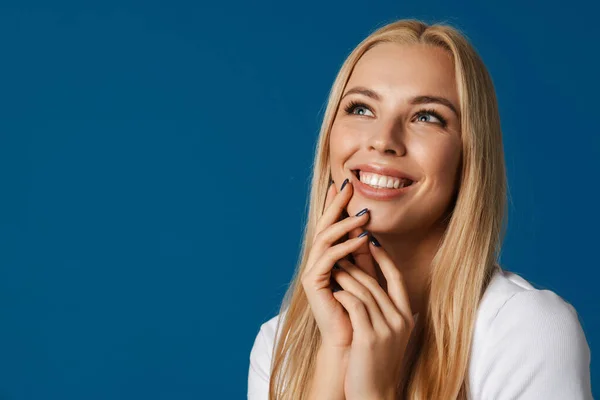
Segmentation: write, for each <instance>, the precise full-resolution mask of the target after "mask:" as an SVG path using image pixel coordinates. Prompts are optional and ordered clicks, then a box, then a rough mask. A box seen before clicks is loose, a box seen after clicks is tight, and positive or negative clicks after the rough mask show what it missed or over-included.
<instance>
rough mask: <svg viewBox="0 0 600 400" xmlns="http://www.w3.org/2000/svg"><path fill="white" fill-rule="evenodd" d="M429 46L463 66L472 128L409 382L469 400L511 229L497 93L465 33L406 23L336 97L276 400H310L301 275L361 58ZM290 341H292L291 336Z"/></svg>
mask: <svg viewBox="0 0 600 400" xmlns="http://www.w3.org/2000/svg"><path fill="white" fill-rule="evenodd" d="M383 42H393V43H400V44H425V45H430V46H437V47H441V48H443V49H445V50H446V51H448V52H449V53H450V54H451V55H452V57H453V60H454V65H455V73H456V82H457V88H458V95H459V99H460V111H461V127H462V132H461V135H462V161H461V169H460V171H459V174H460V176H459V178H460V180H459V190H458V193H457V197H456V200H455V203H454V208H453V210H452V212H451V215H450V217H449V221H448V224H447V228H446V231H445V233H444V236H443V239H442V241H441V244H440V246H439V249H438V251H437V253H436V255H435V257H434V259H433V262H432V272H431V275H430V277H429V282H428V287H427V289H428V290H427V292H428V293H427V294H428V302H427V307H426V310H425V311H424V313H423V314H424V315H423V317H421V315H420V316H419V319H420V320H421V318H423V320H422V321H423V322H422V323H421V324H420V325H421V327H422V328H421V331H420V333H419V343H418V351H417V352H416V353H415V354H414V355H413V356H412V362H411V371H410V373H409V374H408V376H407V378H406V380H405V382H404V385H402V386H403V393H404V396H406V397H407V398H410V399H422V400H428V399H466V398H467V392H468V390H469V388H468V379H467V376H468V365H469V356H470V347H471V339H472V331H473V328H474V323H475V318H476V312H477V309H478V305H479V301H480V298H481V296H482V294H483V292H484V290H485V288H486V287H487V284H488V282H489V280H490V278H491V276H492V274H493V269H494V267H495V266H496V260H497V257H498V256H499V254H500V246H501V242H502V239H503V236H504V232H505V225H506V223H505V222H506V220H505V217H506V213H505V208H506V200H505V198H506V177H505V167H504V152H503V148H502V137H501V130H500V120H499V115H498V108H497V103H496V96H495V91H494V87H493V84H492V80H491V78H490V76H489V74H488V71H487V69H486V67H485V65H484V64H483V62H482V60H481V59H480V57H479V55H478V54H477V52H476V51H475V49H474V48H473V47H472V46H471V44H470V43H469V42H468V40H467V39H466V38H465V37H464V35H462V34H461V33H460V32H459V30H457V29H456V28H453V27H451V26H447V25H443V24H434V25H427V24H426V23H424V22H422V21H418V20H412V19H410V20H399V21H396V22H393V23H390V24H388V25H385V26H383V27H381V28H379V29H377V30H375V31H374V32H373V33H372V34H371V35H369V36H368V37H367V38H366V39H364V40H363V41H362V42H361V43H360V44H359V45H358V46H357V47H356V48H355V49H354V50H353V51H352V52H351V53H350V55H349V56H348V58H347V59H346V60H345V62H344V64H343V65H342V67H341V69H340V71H339V73H338V75H337V77H336V79H335V82H334V84H333V86H332V88H331V91H330V93H329V100H328V103H327V107H326V110H325V115H324V118H323V123H322V125H321V130H320V135H319V139H318V143H317V146H316V152H315V159H314V165H313V168H314V169H313V176H312V185H311V191H310V203H309V209H308V219H307V224H306V227H305V231H304V240H303V245H302V251H301V257H300V262H299V265H298V267H297V268H296V271H295V274H294V277H293V280H292V282H291V283H290V286H289V288H288V290H287V292H286V294H285V296H284V299H283V301H282V304H281V308H280V314H279V315H280V318H279V321H278V324H277V334H276V338H279V340H276V341H275V345H274V349H273V358H272V365H271V369H272V373H271V381H270V387H269V398H270V399H276V400H292V399H293V400H296V399H304V398H305V395H306V392H307V390H306V389H307V388H308V387H309V385H310V382H311V379H312V373H313V371H314V367H315V358H316V353H317V350H318V348H319V345H320V340H321V337H320V332H319V329H318V326H317V324H316V322H315V319H314V317H313V315H312V312H311V310H310V308H309V306H308V302H307V299H306V295H305V293H304V290H303V287H302V284H301V282H300V277H301V276H302V273H303V271H304V268H305V266H306V261H307V256H308V254H309V252H310V250H311V243H312V238H313V235H314V234H315V228H316V225H317V220H318V219H319V217H320V216H321V214H322V212H323V207H324V203H325V195H326V191H327V187H328V184H329V171H330V164H329V133H330V131H331V126H332V124H333V121H334V118H335V115H336V112H337V109H338V107H339V103H340V98H341V95H342V93H343V90H344V88H345V86H346V84H347V82H348V79H349V77H350V74H351V73H352V70H353V68H354V66H355V65H356V63H357V62H358V60H359V59H360V58H361V56H362V55H363V54H364V53H365V52H366V51H368V50H369V49H370V48H372V47H373V46H375V45H377V44H378V43H383ZM281 338H283V340H281Z"/></svg>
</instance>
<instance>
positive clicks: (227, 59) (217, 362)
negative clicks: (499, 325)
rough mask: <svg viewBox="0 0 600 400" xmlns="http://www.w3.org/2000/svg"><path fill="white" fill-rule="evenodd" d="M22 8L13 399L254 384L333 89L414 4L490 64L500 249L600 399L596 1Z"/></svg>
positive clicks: (6, 346)
mask: <svg viewBox="0 0 600 400" xmlns="http://www.w3.org/2000/svg"><path fill="white" fill-rule="evenodd" d="M11 3H12V2H11ZM11 3H9V2H2V5H1V7H0V56H1V58H0V60H1V61H0V185H1V188H2V189H1V190H2V192H1V195H0V196H1V197H0V399H4V400H24V399H36V400H37V399H61V400H71V399H142V398H143V399H148V400H154V399H217V398H218V399H240V398H244V397H245V395H246V384H247V381H246V380H247V373H248V356H249V352H250V348H251V346H252V343H253V341H254V338H255V335H256V333H257V332H258V328H259V326H260V324H261V323H262V322H264V321H266V320H267V319H268V318H270V317H272V316H273V315H275V313H276V312H277V308H278V304H279V302H280V301H281V298H282V296H283V293H284V291H285V288H286V285H287V284H288V282H289V280H290V278H291V276H292V272H293V269H294V267H295V265H296V262H297V257H298V253H299V249H300V241H301V233H302V228H303V223H304V218H305V204H306V197H307V189H308V178H309V174H310V165H311V161H312V157H313V148H314V143H315V139H316V136H317V132H318V129H319V124H320V119H321V117H322V111H323V107H324V104H325V101H326V96H327V93H328V90H329V88H330V85H331V83H332V82H333V79H334V76H335V74H336V72H337V70H338V68H339V67H340V65H341V63H342V61H343V59H344V58H345V56H346V55H347V54H348V53H349V51H350V50H351V49H352V48H353V47H354V46H355V45H356V44H357V43H358V42H359V41H360V40H361V39H362V38H364V37H365V36H366V35H368V34H369V33H370V32H371V31H372V30H373V29H375V28H377V27H378V26H381V25H383V24H384V23H386V22H391V21H393V20H394V19H396V18H405V17H416V18H422V19H424V20H426V21H428V22H435V21H446V22H449V23H451V24H454V25H456V26H457V27H459V28H460V29H462V30H464V31H465V33H466V34H467V36H468V37H469V38H470V39H471V41H472V42H473V43H474V45H475V46H476V47H477V48H478V50H479V52H480V54H481V55H482V57H483V59H484V61H485V62H486V64H487V65H488V67H489V69H490V71H491V74H492V76H493V79H494V82H495V85H496V88H497V93H498V98H499V103H500V111H501V117H502V126H503V131H504V141H505V149H506V162H507V168H508V178H509V185H510V196H511V208H510V216H509V229H508V234H507V238H506V242H505V247H504V253H503V256H502V262H503V265H504V266H505V268H507V269H509V270H512V271H515V272H517V273H520V274H522V275H523V276H524V277H525V278H526V279H528V280H530V281H531V282H532V283H534V284H536V285H538V286H542V287H545V288H549V289H552V290H554V291H556V292H557V293H558V294H559V295H561V296H562V297H563V298H564V299H565V300H567V301H569V302H570V303H572V304H573V305H574V306H575V308H576V309H577V311H578V312H579V314H580V318H581V320H582V323H583V327H584V330H585V332H586V335H587V338H588V341H589V343H590V346H591V349H592V360H593V361H592V387H593V388H594V390H595V391H596V392H597V391H598V387H600V386H599V385H600V369H598V368H597V367H596V366H595V365H597V364H595V363H594V361H596V358H597V357H596V353H595V350H596V349H598V348H600V347H599V346H600V336H599V328H600V326H599V325H600V316H599V314H598V304H599V303H600V295H599V294H598V289H597V286H598V278H599V276H600V275H599V272H598V268H599V267H600V263H599V262H598V261H597V260H598V259H597V254H598V251H597V250H598V241H599V239H600V237H599V235H598V226H599V225H600V213H599V212H598V204H600V196H599V194H598V188H597V182H598V173H599V172H600V168H599V166H598V159H599V157H600V139H599V137H600V132H599V128H598V126H599V125H598V123H597V121H596V118H598V112H597V106H598V100H597V99H598V97H597V96H598V93H599V92H600V85H599V80H598V71H599V70H600V63H599V61H598V47H597V46H598V37H599V36H600V29H599V27H598V26H599V24H598V23H597V19H596V14H597V11H598V9H597V8H596V9H595V10H594V6H595V5H594V4H593V3H592V2H591V1H590V2H588V3H584V2H583V1H580V0H574V1H570V2H568V5H563V6H554V5H552V3H551V2H547V1H545V2H541V1H540V2H539V6H538V5H536V4H534V3H531V2H526V1H525V2H524V1H515V0H504V1H502V2H496V4H491V3H490V4H489V5H481V4H479V2H475V1H470V2H466V1H460V2H458V1H454V2H448V1H436V0H429V1H427V2H422V3H421V4H417V3H416V2H404V1H402V2H400V1H381V2H377V3H373V2H365V1H362V2H359V1H354V0H349V1H344V2H341V1H338V2H334V1H331V2H323V1H305V2H282V1H273V2H266V1H260V2H257V3H256V2H250V1H237V2H226V1H220V2H210V3H208V2H206V3H205V2H198V1H186V2H172V1H171V2H167V1H144V2H142V1H139V2H132V1H124V0H121V1H114V0H112V1H103V2H97V3H96V4H93V3H90V2H87V3H85V4H84V2H78V1H54V2H48V4H46V2H40V3H39V4H34V3H28V2H19V3H18V4H16V2H15V3H14V4H11ZM50 3H52V4H51V5H50Z"/></svg>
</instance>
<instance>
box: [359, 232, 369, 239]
mask: <svg viewBox="0 0 600 400" xmlns="http://www.w3.org/2000/svg"><path fill="white" fill-rule="evenodd" d="M368 234H369V231H364V232H363V233H361V234H360V235H358V237H359V238H361V237H363V236H367V235H368Z"/></svg>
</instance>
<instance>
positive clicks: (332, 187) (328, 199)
mask: <svg viewBox="0 0 600 400" xmlns="http://www.w3.org/2000/svg"><path fill="white" fill-rule="evenodd" d="M337 193H338V190H337V187H336V186H335V183H332V184H331V185H329V188H328V189H327V195H326V196H325V206H324V207H323V211H325V210H327V208H328V207H329V205H330V204H331V202H332V201H333V199H335V195H336V194H337Z"/></svg>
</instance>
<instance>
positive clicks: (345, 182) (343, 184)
mask: <svg viewBox="0 0 600 400" xmlns="http://www.w3.org/2000/svg"><path fill="white" fill-rule="evenodd" d="M348 182H349V179H348V178H346V180H345V181H344V183H342V188H341V189H340V192H341V191H342V190H344V187H345V186H346V184H347V183H348Z"/></svg>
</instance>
